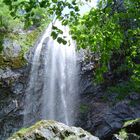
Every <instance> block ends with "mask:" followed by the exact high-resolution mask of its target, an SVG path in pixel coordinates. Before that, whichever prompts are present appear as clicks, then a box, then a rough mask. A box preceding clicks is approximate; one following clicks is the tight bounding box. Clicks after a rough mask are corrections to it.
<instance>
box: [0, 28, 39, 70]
mask: <svg viewBox="0 0 140 140" xmlns="http://www.w3.org/2000/svg"><path fill="white" fill-rule="evenodd" d="M40 32H41V30H40V29H35V30H32V31H30V32H27V33H25V34H19V33H6V34H3V36H2V37H0V49H2V44H3V43H2V42H3V39H4V38H9V39H10V40H13V41H16V43H17V44H18V45H20V46H21V51H20V52H19V55H18V56H17V57H12V56H10V58H6V57H5V56H4V55H2V53H1V52H0V68H5V67H11V68H13V69H16V68H20V67H22V66H24V65H25V64H26V60H25V59H24V55H25V53H26V52H27V51H28V50H29V48H30V47H32V46H34V44H35V42H36V40H37V38H38V37H39V35H40Z"/></svg>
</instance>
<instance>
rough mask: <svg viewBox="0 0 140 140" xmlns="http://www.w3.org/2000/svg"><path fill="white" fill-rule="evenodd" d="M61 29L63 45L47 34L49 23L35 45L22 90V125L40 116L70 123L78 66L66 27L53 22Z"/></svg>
mask: <svg viewBox="0 0 140 140" xmlns="http://www.w3.org/2000/svg"><path fill="white" fill-rule="evenodd" d="M55 26H58V27H59V28H60V29H61V30H62V31H63V36H64V37H65V40H66V41H67V44H66V45H63V44H59V43H58V42H57V41H56V40H53V39H52V37H51V36H50V33H51V29H52V25H51V24H50V25H49V26H48V28H47V29H46V31H45V32H44V34H43V36H42V38H41V40H40V41H39V43H38V44H37V46H36V50H35V53H34V57H33V62H32V68H31V74H30V80H29V84H28V87H27V90H26V97H25V109H24V112H25V114H24V126H28V125H31V124H32V123H34V122H36V121H38V120H40V119H52V120H57V121H60V122H63V123H65V124H67V125H72V124H74V121H75V117H74V116H75V106H76V100H77V97H78V67H77V64H76V52H75V43H74V42H73V40H72V39H71V37H70V35H69V29H68V27H65V26H62V25H61V23H60V22H59V21H55Z"/></svg>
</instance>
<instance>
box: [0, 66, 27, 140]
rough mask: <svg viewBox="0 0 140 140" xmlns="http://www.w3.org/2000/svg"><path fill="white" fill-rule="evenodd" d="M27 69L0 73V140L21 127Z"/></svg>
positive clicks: (7, 70)
mask: <svg viewBox="0 0 140 140" xmlns="http://www.w3.org/2000/svg"><path fill="white" fill-rule="evenodd" d="M27 77H28V69H27V67H26V66H25V67H23V68H21V69H15V70H12V69H10V68H5V69H3V70H2V69H1V71H0V138H1V139H0V140H4V139H5V138H6V137H8V136H9V135H10V134H11V133H13V132H15V131H16V130H18V129H19V128H20V127H22V119H23V106H24V92H25V88H26V83H27V82H26V81H27Z"/></svg>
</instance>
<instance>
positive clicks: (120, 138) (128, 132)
mask: <svg viewBox="0 0 140 140" xmlns="http://www.w3.org/2000/svg"><path fill="white" fill-rule="evenodd" d="M115 138H116V139H117V140H140V118H137V119H135V120H129V121H127V122H125V123H124V125H123V128H122V129H121V131H120V132H119V134H116V135H115Z"/></svg>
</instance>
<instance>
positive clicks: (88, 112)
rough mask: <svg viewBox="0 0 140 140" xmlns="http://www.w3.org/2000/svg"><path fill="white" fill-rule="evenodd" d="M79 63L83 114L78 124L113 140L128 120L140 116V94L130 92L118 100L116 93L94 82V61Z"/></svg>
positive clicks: (81, 113)
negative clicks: (108, 91)
mask: <svg viewBox="0 0 140 140" xmlns="http://www.w3.org/2000/svg"><path fill="white" fill-rule="evenodd" d="M80 60H82V59H80ZM80 62H81V74H80V76H81V79H80V87H81V88H80V99H79V103H80V106H79V109H78V111H80V113H79V119H78V120H77V124H76V125H77V126H80V127H82V128H83V129H85V130H87V131H89V132H91V133H92V134H94V135H95V136H97V137H99V138H101V139H103V140H112V136H113V134H114V133H116V132H117V131H118V130H120V129H121V128H122V126H123V123H124V122H125V121H127V120H132V119H136V118H139V117H140V104H139V103H140V94H139V93H129V94H128V95H127V96H126V97H125V98H124V99H121V100H118V99H117V94H116V93H111V94H109V93H107V92H105V91H104V90H103V89H102V86H95V85H94V84H93V80H94V79H93V78H94V73H93V70H94V67H93V66H94V65H93V63H91V61H87V62H85V61H80Z"/></svg>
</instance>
